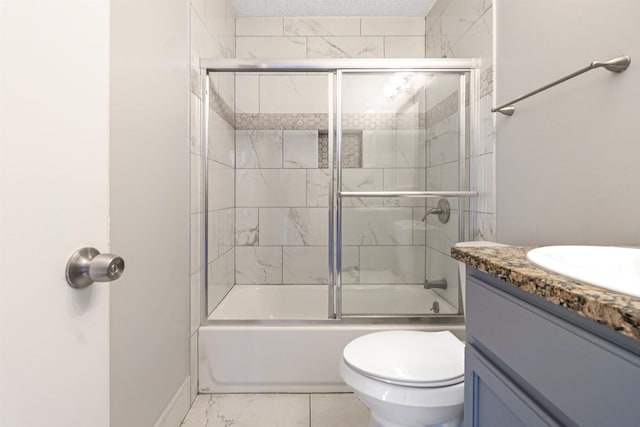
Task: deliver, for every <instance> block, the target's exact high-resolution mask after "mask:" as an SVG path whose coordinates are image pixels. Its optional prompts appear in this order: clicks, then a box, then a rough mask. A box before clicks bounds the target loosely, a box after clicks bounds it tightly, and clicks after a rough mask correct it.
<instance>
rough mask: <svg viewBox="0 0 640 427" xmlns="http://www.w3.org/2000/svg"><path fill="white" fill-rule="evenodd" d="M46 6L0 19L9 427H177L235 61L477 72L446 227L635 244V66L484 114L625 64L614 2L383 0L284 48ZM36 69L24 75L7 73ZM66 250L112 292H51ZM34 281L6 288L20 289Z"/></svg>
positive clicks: (240, 27)
mask: <svg viewBox="0 0 640 427" xmlns="http://www.w3.org/2000/svg"><path fill="white" fill-rule="evenodd" d="M59 3H60V4H61V5H58V6H60V7H54V5H56V4H57V3H53V2H35V3H33V2H32V3H29V4H26V3H25V4H18V2H16V4H15V5H10V6H7V8H5V9H4V10H3V11H1V12H0V19H2V22H1V23H2V25H0V27H1V28H2V29H1V30H0V31H1V32H2V33H1V35H2V37H0V40H2V41H0V43H1V44H0V46H1V48H2V49H1V50H2V52H3V57H4V58H3V60H4V59H6V61H7V64H12V66H11V67H4V66H3V77H4V76H6V78H3V79H2V83H1V84H2V96H1V97H0V98H2V99H3V101H0V102H2V104H1V105H2V110H1V111H2V114H1V115H2V117H3V127H2V129H3V130H2V135H3V138H2V139H3V142H2V145H3V154H2V156H0V161H1V162H2V168H0V170H1V171H2V172H0V173H2V179H1V180H0V186H1V188H2V198H3V199H2V227H0V233H2V239H1V240H0V241H2V242H3V243H2V248H1V250H2V257H0V258H1V259H2V271H3V272H5V273H4V274H5V278H4V279H3V284H2V286H3V291H2V295H3V298H2V299H1V300H2V302H1V303H0V304H2V310H0V313H2V314H1V315H2V322H1V323H2V324H3V325H5V326H3V329H2V345H1V346H2V348H11V349H22V350H21V351H20V352H17V351H16V352H9V353H8V354H5V355H3V359H2V363H1V365H2V366H1V369H2V378H3V381H2V382H1V383H2V385H1V386H0V387H2V389H1V393H0V397H1V398H0V401H2V402H11V405H3V406H2V407H1V409H0V411H1V412H0V420H2V421H3V422H4V421H5V420H8V421H7V423H8V425H27V426H30V425H42V424H43V423H48V424H53V425H107V424H109V425H114V426H127V425H179V424H180V422H181V420H182V419H183V418H184V416H185V414H186V412H187V409H188V408H189V406H190V404H191V402H192V401H193V399H194V398H195V396H196V393H197V388H196V387H197V381H195V378H197V345H198V343H197V329H198V327H199V326H200V324H201V320H202V317H201V307H202V303H203V300H204V295H201V292H202V289H203V288H202V285H201V283H202V281H203V275H202V268H201V267H200V265H201V262H199V261H200V260H201V257H202V256H204V254H203V253H202V252H203V251H202V247H203V245H204V242H203V241H202V239H201V237H202V236H204V231H203V229H202V228H201V227H202V224H203V223H204V215H203V212H204V211H203V210H202V209H203V208H202V206H201V205H199V200H201V199H200V195H203V194H204V186H205V184H204V183H203V182H202V181H201V180H199V179H198V178H199V177H201V176H202V175H201V174H202V172H203V170H202V168H200V169H198V167H199V165H200V164H201V161H202V159H203V157H202V155H203V153H202V151H199V150H201V149H202V147H203V145H202V140H201V135H200V131H199V129H201V114H199V113H201V111H200V99H199V98H198V97H197V96H196V95H195V94H194V92H196V93H197V91H198V89H199V87H198V85H199V84H200V83H201V80H200V78H199V75H198V73H199V60H200V58H234V57H235V58H241V57H249V56H252V55H254V54H255V50H253V53H252V49H253V47H252V46H254V44H260V45H259V46H258V47H259V49H260V52H262V54H263V55H265V56H266V57H272V58H278V57H279V58H283V57H293V58H306V57H309V58H311V57H312V56H313V55H309V52H311V53H314V54H317V55H320V54H321V53H322V48H321V47H319V46H322V45H321V44H320V43H321V42H322V39H323V38H328V37H334V38H333V39H328V41H330V42H332V43H334V44H336V45H337V46H339V47H340V48H341V49H342V50H343V53H342V54H348V52H354V56H355V53H357V52H363V51H364V52H365V54H367V55H370V57H378V58H382V57H387V58H392V57H410V58H420V57H422V58H424V57H429V58H441V57H447V58H479V59H480V64H481V65H480V69H479V82H480V85H479V87H478V88H477V89H478V95H479V96H478V103H477V110H478V111H477V112H478V114H477V119H478V120H477V127H476V130H477V136H476V142H477V144H473V145H470V146H469V150H468V152H467V153H466V155H465V157H466V158H467V159H468V162H467V163H468V167H467V169H466V170H467V171H468V174H469V187H468V188H469V189H472V190H474V191H477V192H478V197H477V198H473V199H470V201H469V206H468V209H467V210H466V212H468V217H467V221H468V222H467V223H466V224H467V225H466V226H467V233H468V235H467V236H465V238H464V240H466V239H468V240H494V241H499V242H502V243H507V244H514V245H522V246H533V245H545V244H553V243H567V242H569V243H575V244H615V245H621V246H624V245H634V244H635V245H637V242H638V241H640V224H638V221H637V217H638V210H640V198H639V197H640V196H638V192H637V191H634V190H635V188H634V184H635V183H637V182H638V178H639V176H638V172H637V170H638V168H637V167H635V159H637V158H638V154H640V152H639V151H640V148H638V145H637V144H635V139H637V138H634V135H637V133H638V129H636V127H637V126H638V125H637V124H636V123H637V120H634V118H635V116H634V112H635V111H638V107H639V105H638V101H637V100H638V99H640V96H639V95H640V93H638V91H639V90H640V89H639V88H640V85H638V84H637V79H638V78H639V77H638V74H637V72H636V70H635V68H634V67H633V65H632V66H631V67H630V68H629V70H627V71H626V72H625V73H624V74H621V75H619V76H618V75H609V74H608V73H605V72H604V71H594V72H592V73H588V74H586V75H584V76H581V77H579V78H577V79H574V80H572V81H570V82H567V83H565V84H563V85H560V86H558V87H556V88H553V89H551V90H550V91H548V92H547V93H545V94H544V95H542V94H541V95H538V96H536V97H533V98H531V99H529V100H526V101H523V102H522V104H519V105H518V106H517V107H516V113H515V114H514V116H512V117H506V116H502V115H499V114H494V113H491V112H490V109H491V107H492V106H496V105H498V104H499V103H500V102H506V101H508V100H510V99H513V98H515V97H517V96H520V95H522V94H523V93H526V92H527V91H530V90H532V89H534V88H536V87H538V86H541V85H543V84H546V83H548V82H550V81H552V80H554V79H556V78H558V77H560V76H562V75H564V74H567V73H570V72H572V71H574V70H576V69H578V68H580V67H582V66H584V65H586V64H588V63H589V62H590V61H593V60H605V59H608V58H611V57H614V56H618V55H623V54H625V55H630V56H631V57H632V58H636V57H638V52H637V51H638V49H639V48H638V46H637V43H635V42H634V41H635V40H637V38H638V30H637V29H636V28H635V21H637V19H635V18H637V17H638V16H640V10H639V9H638V6H637V5H635V4H634V2H632V1H621V2H615V3H614V4H611V2H604V1H589V2H579V3H577V2H562V3H560V4H558V2H551V1H544V2H535V4H533V2H532V4H528V3H526V4H524V3H522V2H515V1H508V0H496V1H494V2H493V3H491V2H487V1H472V0H458V1H456V0H450V1H437V2H436V3H435V5H434V7H433V9H431V10H430V11H428V12H425V13H424V15H422V17H419V16H413V17H410V18H407V19H402V18H401V17H403V16H406V15H407V13H408V12H407V10H408V9H406V8H405V7H403V6H401V5H400V2H384V3H385V4H386V6H387V7H388V8H391V10H388V11H384V12H383V14H382V17H380V18H379V20H376V19H369V20H368V17H365V16H361V15H360V13H361V12H360V11H361V10H365V8H363V7H360V8H356V10H352V11H348V10H347V11H345V12H343V13H341V14H340V15H342V16H341V18H339V19H338V20H337V21H338V22H339V23H338V24H335V25H336V26H335V27H333V26H332V27H330V28H328V29H327V31H328V33H327V34H325V35H317V34H318V33H317V32H315V33H312V34H311V35H310V34H308V33H306V34H304V35H302V34H303V33H298V34H300V35H294V34H293V33H291V32H290V31H293V28H294V27H293V26H288V27H286V26H285V20H286V19H287V18H284V13H283V14H282V15H279V16H280V17H282V18H276V19H265V20H263V25H259V24H258V23H257V22H250V20H251V19H252V18H250V17H243V16H239V15H238V16H236V15H235V12H234V10H233V8H232V7H231V6H230V4H228V3H226V2H223V1H218V0H216V1H192V2H191V4H187V2H174V3H171V4H166V3H163V4H157V3H155V2H154V3H151V2H149V3H144V2H136V3H135V4H131V2H125V1H117V0H112V1H106V0H103V1H96V2H92V3H91V7H89V6H86V5H85V6H82V5H80V4H78V3H76V2H59ZM305 3H306V2H305ZM343 3H352V2H343ZM353 3H354V4H357V2H353ZM414 3H423V2H414ZM34 5H35V6H37V7H35V8H34ZM347 6H348V5H347ZM320 14H321V12H313V11H311V12H309V13H308V16H311V17H318V16H320ZM296 15H297V16H300V15H303V14H302V13H296ZM335 15H336V14H335V13H334V14H332V16H335ZM425 16H426V20H425ZM384 17H390V18H389V19H385V18H384ZM369 18H372V17H369ZM326 19H327V21H325V22H327V25H334V23H335V21H336V20H333V21H332V20H331V19H329V18H326ZM277 21H280V22H279V23H278V22H277ZM316 21H317V20H316ZM297 22H298V24H299V25H301V24H302V22H301V21H297ZM416 22H421V23H422V24H421V25H416V24H415V23H416ZM329 23H331V24H329ZM356 23H357V24H356ZM274 24H275V25H274ZM374 24H375V25H374ZM568 24H570V25H568ZM140 28H144V31H143V32H142V33H141V31H140ZM287 28H288V30H286V29H287ZM354 28H358V30H354ZM189 31H190V36H189V35H188V34H189ZM285 31H289V32H285ZM297 31H301V28H300V26H298V29H297ZM308 31H319V30H318V29H317V28H315V27H313V28H309V29H308ZM339 31H341V32H339ZM255 32H257V33H255ZM335 32H339V33H338V34H336V33H335ZM78 34H82V35H83V37H78ZM52 35H56V37H52ZM296 37H297V39H296ZM258 39H259V40H258ZM300 39H304V40H300ZM363 39H366V41H367V42H368V43H367V44H365V45H364V46H363V45H362V44H360V43H362V42H363ZM9 40H11V43H9ZM158 40H162V41H163V43H158ZM340 43H342V44H340ZM313 45H315V46H316V47H313ZM325 47H326V44H325ZM78 52H82V54H78ZM189 52H190V53H189ZM324 54H325V55H327V56H329V55H331V54H330V53H329V52H328V51H325V53H324ZM333 54H334V55H335V51H334V53H333ZM185 57H189V58H190V61H189V62H190V66H189V67H187V66H184V64H183V63H184V58H185ZM34 61H38V64H39V65H41V66H35V67H34V66H27V65H26V64H31V63H33V62H34ZM16 64H25V66H24V67H19V66H16ZM5 68H6V74H4V73H5ZM69 70H74V72H73V73H70V72H69ZM43 77H44V78H43ZM246 78H247V79H248V80H250V79H251V76H246ZM52 81H57V82H59V84H57V85H52V84H51V82H52ZM15 89H17V90H15ZM494 94H496V95H497V96H496V97H495V98H494ZM236 95H237V94H236ZM551 97H553V98H551ZM551 99H552V102H550V100H551ZM35 100H37V101H35ZM87 105H91V106H92V108H86V106H87ZM61 112H64V113H61ZM27 118H30V119H31V120H33V119H35V120H36V121H38V123H39V124H40V125H39V126H31V125H29V124H28V122H27V120H29V119H27ZM199 118H200V119H199ZM77 123H83V126H80V127H78V126H76V124H77ZM236 137H237V136H236ZM45 138H46V139H45ZM283 138H284V136H283ZM45 140H46V141H55V142H56V150H50V149H48V147H46V146H45V144H44V141H45ZM9 141H11V142H12V143H11V144H9ZM41 141H42V142H41ZM88 141H90V143H89V142H88ZM187 142H188V145H189V149H188V150H187V149H186V147H185V143H187ZM40 153H43V154H44V153H46V154H45V155H42V154H40ZM86 159H92V161H90V162H87V161H86ZM95 159H99V160H95ZM576 159H579V161H577V160H576ZM236 160H237V158H236ZM69 161H73V165H69V168H66V169H65V170H68V172H69V175H70V176H68V177H67V176H63V174H62V172H61V171H60V169H61V168H60V164H63V165H64V164H65V163H64V162H69ZM16 165H17V166H18V167H16ZM142 165H144V166H142ZM568 170H569V171H570V172H568ZM34 171H37V172H36V173H34ZM34 177H35V178H34ZM78 177H91V178H90V179H80V180H78V179H77V178H78ZM43 178H44V179H43ZM189 182H191V184H192V185H191V187H189ZM225 182H226V181H225ZM15 183H19V184H18V185H16V184H15ZM198 183H201V184H198ZM72 185H73V187H71V186H72ZM198 185H201V186H200V187H198ZM64 188H74V191H73V192H71V191H68V192H67V191H62V190H61V189H64ZM16 189H17V190H19V191H16ZM448 190H451V189H450V188H449V189H448ZM78 194H81V195H82V196H81V197H78V196H77V195H78ZM232 195H233V197H234V198H235V194H233V193H232ZM620 205H622V206H624V208H622V209H614V208H613V207H614V206H620ZM132 206H135V209H132ZM222 209H225V208H224V207H223V208H222ZM43 210H44V211H46V212H51V214H50V215H45V218H43V217H42V215H41V214H39V213H40V212H42V211H43ZM5 212H6V213H5ZM187 212H188V213H187ZM228 214H229V215H231V213H228ZM236 215H237V212H235V214H234V215H233V216H234V221H237V216H236ZM417 219H418V220H419V219H420V218H417ZM432 219H435V217H434V216H433V215H432V216H430V218H429V221H431V220H432ZM605 219H606V222H605ZM436 221H437V220H436ZM8 224H11V228H9V225H8ZM434 224H437V223H434ZM16 225H22V226H21V227H17V226H16ZM14 230H19V233H15V232H14ZM73 233H76V234H73ZM226 236H227V238H231V239H233V237H229V234H227V235H226ZM45 240H46V242H49V241H50V242H51V243H50V245H49V246H45V244H46V242H45ZM443 240H444V243H446V242H447V241H448V240H447V236H444V238H443ZM459 240H463V238H460V239H459ZM449 241H451V244H453V243H455V242H456V241H458V238H457V237H456V238H455V239H449ZM84 245H89V246H95V247H96V248H98V249H99V250H102V251H105V252H106V251H110V252H113V253H115V254H119V255H121V256H122V257H123V258H124V259H125V261H126V262H127V271H126V272H125V274H124V275H123V277H122V278H121V279H119V280H118V281H117V282H114V283H113V284H97V285H96V286H93V287H90V288H87V289H86V290H82V291H80V290H75V289H71V288H68V287H67V288H68V289H67V288H65V287H66V284H65V281H64V278H63V277H61V271H62V266H63V265H64V264H65V263H66V261H67V259H68V257H69V255H70V254H71V253H73V251H74V250H75V249H76V248H77V247H80V246H84ZM34 247H37V248H43V249H45V250H44V251H43V252H47V254H45V253H43V254H42V255H39V254H38V255H36V254H34V251H33V248H34ZM22 248H24V249H25V250H24V251H22V250H19V249H22ZM49 249H50V250H49ZM54 251H55V252H54ZM21 252H27V253H29V254H30V258H31V257H36V260H37V262H38V265H39V267H40V268H37V269H34V268H33V263H32V262H31V260H29V261H27V260H26V259H25V258H24V257H22V256H19V255H18V254H19V253H21ZM224 253H225V252H223V253H221V254H219V255H224ZM438 253H439V254H442V253H443V252H442V251H438ZM51 254H54V255H51ZM208 255H209V256H213V254H211V253H209V254H208ZM41 258H42V259H41ZM210 259H211V261H212V262H213V261H215V260H217V259H218V257H217V256H216V257H213V258H210ZM189 260H190V261H189ZM225 261H227V260H225ZM451 261H452V262H453V260H451ZM27 262H29V265H27ZM228 262H229V264H224V265H225V266H227V265H232V264H231V261H228ZM235 262H237V260H236V261H235ZM10 267H11V268H10ZM16 267H17V268H16ZM33 270H38V271H37V272H35V271H34V272H33V274H38V276H36V277H34V278H31V280H30V281H29V285H30V286H26V284H25V277H24V275H23V274H22V272H24V271H30V272H32V271H33ZM231 276H235V271H234V269H233V268H231V269H230V270H229V271H228V275H227V276H224V277H231ZM54 277H55V279H54ZM437 278H440V277H437ZM34 279H35V280H34ZM52 282H53V283H52ZM63 285H64V286H63ZM5 295H8V296H9V297H8V298H5ZM7 326H8V327H7ZM34 337H36V338H37V339H35V340H34V339H33V338H34ZM43 348H46V349H47V350H46V352H45V354H47V356H46V358H44V360H42V359H43V358H42V357H41V356H40V355H41V354H42V352H43V350H42V349H43ZM3 353H4V351H3ZM25 355H28V356H25ZM159 373H162V374H161V375H159ZM61 374H62V375H61ZM60 390H63V391H64V392H63V393H60ZM6 396H11V398H5V397H6ZM141 396H143V398H141ZM71 402H74V404H71ZM76 403H78V404H76ZM34 404H35V405H34ZM34 406H37V407H39V408H41V410H39V411H34V410H33V407H34ZM80 408H81V409H80ZM52 420H53V421H52Z"/></svg>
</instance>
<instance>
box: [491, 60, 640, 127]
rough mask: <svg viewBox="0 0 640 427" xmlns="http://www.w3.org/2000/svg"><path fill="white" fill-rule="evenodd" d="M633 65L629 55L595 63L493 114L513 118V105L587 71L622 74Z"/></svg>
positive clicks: (510, 102) (522, 97)
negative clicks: (605, 71) (599, 69)
mask: <svg viewBox="0 0 640 427" xmlns="http://www.w3.org/2000/svg"><path fill="white" fill-rule="evenodd" d="M630 63H631V57H630V56H628V55H625V56H618V57H616V58H612V59H610V60H608V61H604V62H602V61H593V62H592V63H591V64H589V65H587V66H586V67H584V68H581V69H580V70H578V71H576V72H574V73H571V74H569V75H567V76H564V77H562V78H560V79H558V80H556V81H554V82H551V83H549V84H548V85H545V86H542V87H541V88H539V89H536V90H534V91H532V92H529V93H527V94H526V95H522V96H521V97H519V98H516V99H514V100H513V101H509V102H507V103H505V104H502V105H501V106H499V107H496V108H492V109H491V112H492V113H496V112H497V113H502V114H504V115H505V116H512V115H513V113H514V112H515V110H516V108H515V107H514V106H513V104H515V103H517V102H520V101H522V100H524V99H527V98H529V97H531V96H533V95H536V94H538V93H540V92H543V91H545V90H547V89H549V88H552V87H554V86H556V85H559V84H560V83H564V82H566V81H567V80H570V79H572V78H574V77H577V76H579V75H580V74H583V73H586V72H587V71H591V70H594V69H596V68H604V69H605V70H607V71H611V72H612V73H621V72H623V71H624V70H626V69H627V68H629V64H630Z"/></svg>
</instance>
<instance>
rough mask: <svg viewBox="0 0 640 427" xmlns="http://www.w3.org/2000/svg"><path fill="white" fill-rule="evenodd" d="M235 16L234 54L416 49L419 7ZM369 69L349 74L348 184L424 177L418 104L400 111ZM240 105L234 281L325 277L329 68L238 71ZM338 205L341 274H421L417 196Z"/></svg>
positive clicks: (410, 185)
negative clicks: (361, 13)
mask: <svg viewBox="0 0 640 427" xmlns="http://www.w3.org/2000/svg"><path fill="white" fill-rule="evenodd" d="M236 28H237V39H236V40H237V56H238V57H247V58H267V57H272V58H273V57H277V58H329V57H352V58H357V57H377V58H382V57H424V46H425V44H424V43H425V40H424V36H425V27H424V18H359V17H348V18H347V17H339V18H239V19H237V21H236ZM365 80H367V81H364V80H362V79H353V80H351V82H346V81H345V83H346V84H345V99H348V100H350V101H349V102H348V103H346V104H345V113H346V114H345V117H344V122H343V127H344V128H345V129H352V130H353V134H351V135H352V136H353V137H352V138H351V139H349V138H347V139H346V140H345V148H346V152H347V153H348V155H347V156H346V157H345V161H346V162H347V163H346V164H345V166H347V167H348V169H345V170H344V174H343V179H344V184H345V189H350V190H354V191H363V190H393V189H397V190H406V189H422V188H424V180H425V178H426V175H425V171H424V167H425V165H426V161H425V159H424V157H425V155H426V152H425V150H424V139H425V134H424V132H423V131H420V130H418V129H420V128H424V123H425V122H424V120H425V115H424V114H421V113H420V111H419V109H413V110H412V109H409V110H406V111H405V110H403V113H402V114H398V111H400V110H401V107H402V106H403V105H404V104H406V102H407V99H406V98H403V97H397V99H394V100H392V101H390V100H388V99H386V100H385V99H384V98H383V97H381V96H380V95H379V94H378V93H377V92H376V91H372V90H368V89H371V88H372V87H373V86H375V85H377V86H378V87H380V88H382V87H383V85H384V84H385V83H386V81H387V80H388V76H383V77H380V76H367V77H366V78H365ZM369 80H371V81H369ZM381 99H383V102H381V101H380V100H381ZM236 107H237V110H236V116H235V123H236V129H237V130H236V141H237V142H236V144H237V153H236V154H237V168H238V169H237V171H236V206H237V210H236V226H237V231H236V245H237V246H236V259H237V260H238V261H237V263H238V265H237V271H236V282H237V283H245V284H246V283H269V284H293V283H327V276H328V273H327V246H326V245H327V243H328V242H327V235H328V210H327V208H328V184H329V173H328V170H327V169H326V168H327V166H328V161H327V154H328V153H327V148H326V144H327V143H326V131H325V132H324V133H322V132H319V131H323V130H326V128H327V115H326V111H327V77H326V75H324V74H308V75H292V74H276V75H274V74H262V75H260V74H239V75H238V76H237V78H236ZM371 110H373V111H375V113H374V112H370V111H371ZM365 112H368V113H365ZM392 129H394V130H392ZM398 129H401V130H398ZM389 141H391V142H392V144H391V145H390V144H388V143H387V142H389ZM420 159H421V160H420ZM344 205H345V211H344V218H345V224H347V225H345V228H344V230H345V235H344V238H345V244H346V246H345V248H344V252H343V264H344V269H343V271H344V280H345V282H348V283H381V282H380V281H381V280H383V281H386V282H387V283H416V282H417V283H421V282H423V281H424V269H425V266H424V260H425V255H424V246H423V245H424V234H425V233H424V231H422V232H416V231H415V230H414V222H413V218H414V217H415V216H420V218H421V215H423V214H424V201H414V200H409V199H405V200H396V199H393V200H392V199H389V200H384V199H380V198H374V199H371V198H361V199H348V200H345V202H344ZM414 210H416V212H414ZM414 235H416V236H414ZM414 237H415V238H414ZM414 240H415V245H422V247H420V246H414ZM363 257H366V260H364V258H363ZM398 259H407V260H409V259H411V260H414V261H415V262H404V263H403V262H398V261H394V262H391V261H390V260H398ZM363 260H364V261H363ZM362 263H364V265H365V267H366V271H362V270H361V264H362Z"/></svg>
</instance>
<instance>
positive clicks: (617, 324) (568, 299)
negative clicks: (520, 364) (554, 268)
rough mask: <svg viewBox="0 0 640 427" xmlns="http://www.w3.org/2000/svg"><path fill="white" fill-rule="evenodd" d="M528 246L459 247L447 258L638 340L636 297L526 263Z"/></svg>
mask: <svg viewBox="0 0 640 427" xmlns="http://www.w3.org/2000/svg"><path fill="white" fill-rule="evenodd" d="M530 249H532V248H530V247H522V246H463V247H453V248H451V256H452V257H453V258H454V259H456V260H458V261H460V262H463V263H465V264H467V265H469V266H471V267H473V268H475V269H477V270H480V271H482V272H485V273H487V274H489V275H491V276H494V277H496V278H498V279H501V280H504V281H506V282H509V283H512V284H513V285H515V286H517V287H518V288H520V289H522V290H523V291H525V292H528V293H530V294H534V295H538V296H540V297H542V298H544V299H545V300H547V301H549V302H551V303H553V304H556V305H559V306H561V307H564V308H566V309H568V310H571V311H573V312H575V313H577V314H579V315H580V316H583V317H586V318H588V319H591V320H594V321H596V322H598V323H600V324H601V325H604V326H606V327H608V328H611V329H613V330H615V331H617V332H619V333H621V334H623V335H626V336H629V337H631V338H635V339H637V340H640V298H636V297H632V296H629V295H624V294H620V293H617V292H613V291H609V290H606V289H601V288H597V287H595V286H591V285H587V284H585V283H581V282H576V281H574V280H571V279H568V278H566V277H564V276H560V275H558V274H554V273H550V272H548V271H546V270H543V269H541V268H539V267H537V266H536V265H534V264H532V263H531V262H529V261H528V260H527V257H526V255H527V251H529V250H530Z"/></svg>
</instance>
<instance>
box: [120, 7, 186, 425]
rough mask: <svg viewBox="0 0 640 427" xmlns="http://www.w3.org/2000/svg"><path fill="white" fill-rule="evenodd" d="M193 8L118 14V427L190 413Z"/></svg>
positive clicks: (135, 9)
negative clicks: (168, 412)
mask: <svg viewBox="0 0 640 427" xmlns="http://www.w3.org/2000/svg"><path fill="white" fill-rule="evenodd" d="M188 8H189V4H188V2H187V1H182V0H161V1H135V2H131V1H127V0H112V1H111V6H110V15H111V17H110V21H111V22H110V24H111V39H110V44H111V47H110V48H111V67H110V73H111V75H110V82H111V84H110V132H111V134H110V174H111V176H110V198H111V213H110V214H111V249H112V251H113V252H114V253H117V254H120V255H122V256H123V257H124V259H125V260H126V262H127V272H126V273H125V275H124V276H123V277H122V279H121V280H119V281H118V282H115V283H114V284H113V285H112V287H111V301H110V303H111V304H110V325H109V326H110V343H111V360H110V382H111V390H110V406H111V425H112V426H117V427H126V426H153V425H154V424H155V423H156V421H158V419H159V418H160V417H161V415H162V413H163V410H164V409H165V408H166V407H167V406H168V405H169V403H170V402H171V400H172V398H173V397H174V395H177V396H179V397H180V398H179V399H177V402H178V403H177V406H178V407H181V409H182V411H184V412H182V414H177V415H175V418H178V419H180V418H181V416H183V415H184V413H185V412H186V409H187V408H188V405H189V386H188V376H189V373H188V363H189V347H188V333H189V323H188V322H189V316H188V314H189V308H188V307H189V299H188V295H189V282H188V280H189V271H188V255H189V250H188V236H189V229H188V216H187V214H188V212H189V200H188V196H189V186H188V185H189V184H188V183H189V180H188V167H189V157H188V156H189V151H188V150H189V148H188V131H189V129H188V125H189V117H188V109H189V87H188V84H189V45H188V40H189V32H188V24H189V18H188ZM179 391H180V393H178V392H179ZM175 411H178V410H177V409H176V410H175ZM175 411H174V412H175ZM176 422H177V421H176V420H175V419H174V420H173V423H174V424H175V423H176Z"/></svg>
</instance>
